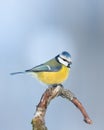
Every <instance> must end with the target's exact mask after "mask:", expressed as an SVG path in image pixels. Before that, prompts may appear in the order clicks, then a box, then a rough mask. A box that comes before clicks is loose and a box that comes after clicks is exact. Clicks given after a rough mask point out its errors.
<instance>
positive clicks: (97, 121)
mask: <svg viewBox="0 0 104 130" xmlns="http://www.w3.org/2000/svg"><path fill="white" fill-rule="evenodd" d="M63 50H66V51H69V52H70V53H71V55H72V61H73V64H72V68H71V73H70V77H69V78H68V80H67V81H66V82H65V83H64V86H65V88H67V89H70V90H71V91H72V92H73V93H75V95H76V96H77V98H78V99H79V100H80V101H81V102H82V104H83V105H84V107H85V108H86V110H87V112H88V114H89V115H90V117H91V118H92V120H93V125H88V124H85V123H84V122H83V117H82V115H81V113H80V111H79V110H78V109H77V108H76V107H75V106H74V105H73V104H72V103H71V102H69V101H67V100H65V99H62V98H61V97H58V98H56V99H54V100H53V101H52V102H51V104H50V105H49V107H48V110H47V113H46V125H47V127H48V129H49V130H53V129H54V130H55V129H58V130H68V129H70V130H71V129H73V130H78V129H79V130H102V129H104V101H103V99H104V1H103V0H99V1H97V0H79V1H78V0H69V1H68V0H64V1H63V0H52V1H48V0H2V1H0V129H1V130H10V129H11V130H13V129H15V130H31V129H32V126H31V120H32V118H33V115H34V112H35V109H36V105H37V104H38V102H39V100H40V98H41V95H42V94H43V92H44V91H45V90H46V88H47V86H46V85H43V84H40V82H38V81H37V80H36V79H34V78H32V77H31V76H29V75H16V76H10V73H11V72H15V71H24V70H25V69H29V68H31V67H34V66H35V65H38V64H41V63H43V62H45V61H47V60H49V59H51V58H53V57H54V56H56V55H57V54H58V53H60V52H61V51H63Z"/></svg>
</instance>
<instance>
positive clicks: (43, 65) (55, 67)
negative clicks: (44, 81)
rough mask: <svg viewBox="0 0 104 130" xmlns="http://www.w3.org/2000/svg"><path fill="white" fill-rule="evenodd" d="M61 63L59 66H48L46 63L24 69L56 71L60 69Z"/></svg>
mask: <svg viewBox="0 0 104 130" xmlns="http://www.w3.org/2000/svg"><path fill="white" fill-rule="evenodd" d="M61 67H62V66H61V65H59V66H49V65H47V64H41V65H38V66H36V67H34V68H32V69H30V70H26V72H56V71H59V70H60V69H61Z"/></svg>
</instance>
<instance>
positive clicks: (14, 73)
mask: <svg viewBox="0 0 104 130" xmlns="http://www.w3.org/2000/svg"><path fill="white" fill-rule="evenodd" d="M23 73H26V72H13V73H10V75H16V74H23Z"/></svg>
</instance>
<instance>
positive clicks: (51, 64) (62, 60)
mask: <svg viewBox="0 0 104 130" xmlns="http://www.w3.org/2000/svg"><path fill="white" fill-rule="evenodd" d="M71 64H72V61H71V55H70V54H69V53H68V52H66V51H64V52H62V53H61V54H59V55H57V56H56V57H55V58H53V59H51V60H49V61H47V62H45V63H43V64H40V65H38V66H36V67H33V68H32V69H28V70H25V71H24V72H15V73H11V75H15V74H21V73H31V74H32V75H34V76H36V77H37V78H38V79H39V80H40V81H41V82H43V83H45V84H47V85H56V84H61V83H63V82H64V81H65V80H66V79H67V77H68V75H69V72H70V65H71Z"/></svg>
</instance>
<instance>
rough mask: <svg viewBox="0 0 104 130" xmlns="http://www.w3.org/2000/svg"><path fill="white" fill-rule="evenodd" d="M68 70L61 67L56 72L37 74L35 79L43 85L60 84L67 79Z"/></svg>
mask: <svg viewBox="0 0 104 130" xmlns="http://www.w3.org/2000/svg"><path fill="white" fill-rule="evenodd" d="M68 74H69V68H67V67H66V66H63V67H62V68H61V70H60V71H58V72H38V73H36V75H37V78H38V79H39V80H40V81H42V82H43V83H45V84H48V85H50V84H60V83H62V82H63V81H64V80H66V79H67V77H68Z"/></svg>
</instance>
